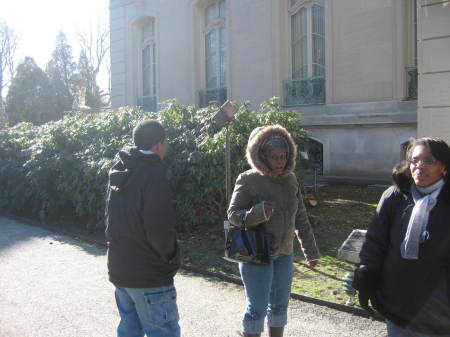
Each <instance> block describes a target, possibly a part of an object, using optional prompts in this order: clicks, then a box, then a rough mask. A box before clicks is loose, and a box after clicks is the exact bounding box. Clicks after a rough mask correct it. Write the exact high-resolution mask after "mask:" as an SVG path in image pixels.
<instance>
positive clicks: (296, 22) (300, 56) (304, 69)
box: [283, 0, 325, 106]
mask: <svg viewBox="0 0 450 337" xmlns="http://www.w3.org/2000/svg"><path fill="white" fill-rule="evenodd" d="M289 14H290V20H291V68H292V78H291V79H290V80H286V81H284V83H283V87H284V101H285V105H288V106H289V105H308V104H324V103H325V5H324V1H323V0H315V1H312V0H290V9H289Z"/></svg>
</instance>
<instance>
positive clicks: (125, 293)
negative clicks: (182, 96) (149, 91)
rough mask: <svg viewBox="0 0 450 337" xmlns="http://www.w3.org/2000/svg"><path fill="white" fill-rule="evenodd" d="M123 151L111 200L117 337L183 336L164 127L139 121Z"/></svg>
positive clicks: (111, 269)
mask: <svg viewBox="0 0 450 337" xmlns="http://www.w3.org/2000/svg"><path fill="white" fill-rule="evenodd" d="M133 141H134V144H135V146H134V147H125V148H124V149H122V150H121V151H120V152H119V159H120V160H119V162H118V163H117V164H116V165H114V166H113V168H112V169H111V171H110V172H109V183H108V191H107V200H106V237H107V240H108V271H109V280H110V281H111V282H112V283H113V284H114V285H115V287H116V290H115V297H116V303H117V308H118V310H119V314H120V317H121V320H120V323H119V326H118V328H117V336H118V337H125V336H127V337H135V336H136V337H138V336H139V337H142V336H144V334H147V336H158V337H179V336H180V328H179V325H178V320H179V316H178V308H177V304H176V290H175V287H174V282H173V278H174V276H175V274H176V272H177V270H178V268H179V266H180V255H179V248H178V243H177V237H176V231H175V211H174V209H173V206H172V204H171V196H170V189H169V184H168V181H167V178H166V174H165V170H164V166H163V164H162V159H163V158H164V156H165V154H166V151H167V139H166V135H165V131H164V128H163V127H162V126H161V124H160V123H159V122H157V121H153V120H147V121H143V122H141V123H139V124H138V125H137V126H136V127H135V128H134V130H133Z"/></svg>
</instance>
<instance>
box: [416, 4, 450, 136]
mask: <svg viewBox="0 0 450 337" xmlns="http://www.w3.org/2000/svg"><path fill="white" fill-rule="evenodd" d="M417 5H418V8H417V13H418V17H417V22H418V25H417V28H418V29H417V35H418V43H417V45H418V48H417V49H418V56H419V57H418V70H419V111H418V134H419V137H422V136H432V137H439V138H442V139H444V140H445V141H446V142H447V143H448V144H450V1H438V0H418V2H417Z"/></svg>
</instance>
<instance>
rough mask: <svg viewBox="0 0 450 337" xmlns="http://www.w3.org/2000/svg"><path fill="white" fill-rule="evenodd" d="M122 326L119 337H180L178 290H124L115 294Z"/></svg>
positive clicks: (119, 329)
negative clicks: (145, 336)
mask: <svg viewBox="0 0 450 337" xmlns="http://www.w3.org/2000/svg"><path fill="white" fill-rule="evenodd" d="M115 296H116V303H117V308H118V309H119V314H120V318H121V319H120V323H119V326H118V327H117V337H143V336H144V334H146V335H147V336H151V337H179V336H180V326H179V325H178V320H179V315H178V307H177V302H176V299H177V293H176V290H175V287H174V286H173V285H171V286H165V287H160V288H121V287H116V291H115Z"/></svg>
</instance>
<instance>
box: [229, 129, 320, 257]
mask: <svg viewBox="0 0 450 337" xmlns="http://www.w3.org/2000/svg"><path fill="white" fill-rule="evenodd" d="M274 133H278V134H281V135H282V136H284V137H285V138H286V140H287V142H288V145H289V153H288V159H287V163H286V167H285V170H284V172H283V174H281V175H280V176H274V174H273V173H272V172H271V170H270V169H269V168H268V166H267V165H266V164H265V162H264V160H263V159H262V158H261V155H260V149H261V145H262V144H263V143H264V140H265V139H266V138H267V137H270V136H271V135H273V134H274ZM296 155H297V148H296V146H295V143H294V141H293V139H292V137H291V135H290V134H289V133H288V132H287V131H286V129H284V128H283V127H282V126H280V125H271V126H266V127H263V128H258V129H256V130H255V131H254V132H252V134H251V135H250V139H249V143H248V145H247V154H246V156H247V161H248V163H249V165H250V166H251V167H252V168H251V169H250V170H248V171H245V172H243V173H241V174H240V175H239V177H238V178H237V180H236V185H235V187H234V191H233V196H232V198H231V201H230V206H229V208H228V219H229V220H230V222H231V224H232V225H234V226H245V227H247V228H252V227H256V226H258V225H261V229H262V230H263V231H266V232H269V233H272V234H273V235H274V240H273V243H272V248H273V250H272V255H280V254H291V253H292V252H293V240H294V238H295V232H294V231H295V229H296V228H297V229H298V234H299V237H300V240H301V245H302V250H303V253H304V255H305V257H306V259H307V260H308V261H309V260H315V259H318V258H319V257H320V254H319V251H318V249H317V246H316V241H315V238H314V234H313V231H312V229H311V224H310V223H309V220H308V216H307V214H306V209H305V206H304V204H303V199H302V195H301V193H300V189H299V187H298V182H297V178H296V177H295V174H294V173H293V172H292V171H293V170H294V168H295V159H296ZM265 201H275V202H276V208H275V210H274V212H273V214H272V217H271V218H270V219H269V220H266V218H265V214H264V202H265Z"/></svg>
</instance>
